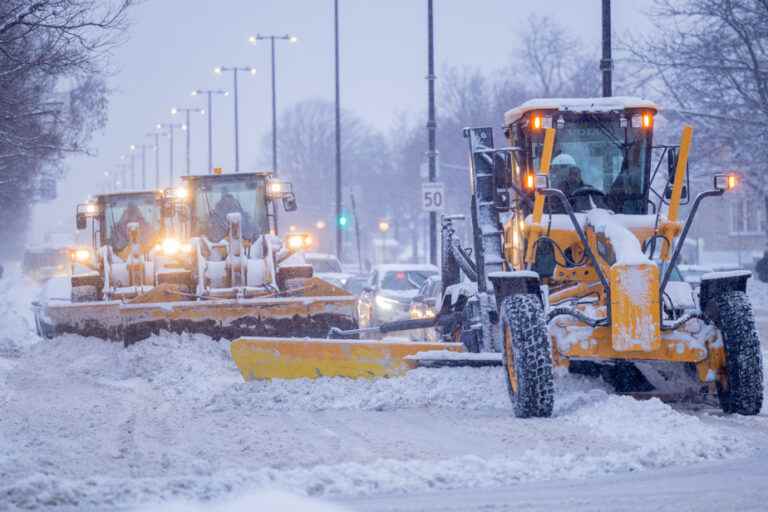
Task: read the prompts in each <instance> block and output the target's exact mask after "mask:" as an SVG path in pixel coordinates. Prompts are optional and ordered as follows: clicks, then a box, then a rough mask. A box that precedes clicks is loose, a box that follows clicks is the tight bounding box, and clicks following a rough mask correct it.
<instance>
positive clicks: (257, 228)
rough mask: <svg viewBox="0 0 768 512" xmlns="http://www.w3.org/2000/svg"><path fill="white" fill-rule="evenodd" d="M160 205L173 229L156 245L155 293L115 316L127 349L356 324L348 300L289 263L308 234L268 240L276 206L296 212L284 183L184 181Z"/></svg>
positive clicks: (235, 178) (259, 177) (214, 178)
mask: <svg viewBox="0 0 768 512" xmlns="http://www.w3.org/2000/svg"><path fill="white" fill-rule="evenodd" d="M166 199H167V200H168V201H170V203H171V205H170V206H169V207H168V208H170V209H171V210H172V212H169V215H170V216H172V217H173V218H174V219H175V223H174V225H175V226H176V228H177V229H176V231H175V232H169V233H167V234H166V236H165V237H164V238H163V239H162V240H160V241H159V244H158V248H157V251H156V253H155V258H154V260H155V266H154V271H155V279H156V283H157V287H156V288H154V289H153V291H152V292H151V293H148V294H145V295H143V296H141V297H138V298H137V299H136V300H133V301H128V302H126V303H125V304H123V306H122V307H121V310H120V312H121V318H122V325H123V336H124V339H125V341H126V342H127V343H131V342H133V341H137V340H141V339H144V338H146V337H148V336H150V335H151V334H157V333H159V332H161V331H169V332H176V333H181V332H192V333H203V334H207V335H209V336H211V337H213V338H215V339H216V338H227V339H234V338H235V337H238V336H246V335H248V336H278V337H285V336H297V337H304V336H323V335H325V334H326V333H327V332H328V330H329V329H330V328H331V326H341V327H342V328H346V329H351V328H354V327H355V326H356V325H357V324H356V321H355V318H354V311H355V304H356V299H355V297H354V296H352V295H350V294H349V293H348V292H347V291H346V290H343V289H340V288H337V287H335V286H333V285H332V284H330V283H328V282H326V281H324V280H322V279H319V278H316V277H313V275H312V267H311V266H310V265H304V264H295V263H292V261H294V260H293V259H291V258H289V257H290V256H291V255H292V254H294V253H295V252H297V251H301V250H304V249H306V248H307V247H308V246H309V245H310V244H311V237H310V235H309V234H306V233H289V234H288V235H287V236H285V237H284V238H280V237H278V236H276V235H275V232H276V225H275V224H276V222H275V216H274V213H273V212H274V208H273V205H274V203H276V202H278V201H280V202H281V203H282V205H283V208H284V209H285V210H286V211H293V210H295V209H296V198H295V194H294V192H293V190H292V187H291V185H290V183H288V182H285V181H280V180H277V179H275V178H273V177H272V176H271V174H270V173H238V174H211V175H205V176H185V177H183V180H182V185H181V186H180V187H179V188H177V189H173V190H168V191H166Z"/></svg>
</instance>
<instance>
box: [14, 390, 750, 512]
mask: <svg viewBox="0 0 768 512" xmlns="http://www.w3.org/2000/svg"><path fill="white" fill-rule="evenodd" d="M563 420H564V421H565V422H566V423H567V424H568V427H567V429H566V428H565V426H562V427H560V428H564V429H565V430H564V431H563V434H564V435H567V433H566V430H573V428H574V427H575V428H576V430H583V431H584V432H592V433H594V434H596V435H599V436H602V437H605V438H606V439H608V440H609V441H612V442H613V443H614V444H615V447H614V448H612V449H610V450H608V451H607V452H605V453H602V454H601V453H600V452H599V451H595V450H593V446H591V445H590V444H589V443H581V444H580V446H571V445H567V446H562V445H560V446H551V445H546V446H536V447H533V448H532V449H530V450H528V451H525V452H523V453H522V454H521V455H517V456H514V455H511V456H504V455H502V454H500V455H499V456H498V457H493V458H482V457H478V456H474V455H466V456H461V457H453V458H447V459H443V460H414V459H410V460H408V459H406V460H393V459H378V460H375V461H372V462H369V463H343V462H342V463H338V464H328V465H317V466H302V467H293V468H279V469H278V468H269V467H264V468H260V469H258V470H255V471H242V470H224V471H220V472H217V473H213V474H206V475H183V476H176V477H158V478H133V479H128V480H126V479H116V478H103V477H93V478H89V479H87V480H81V481H77V480H66V479H62V478H57V477H54V476H50V475H42V474H37V475H34V476H30V477H28V478H26V479H24V480H21V481H17V482H15V483H12V484H11V485H10V486H7V487H5V488H0V501H4V502H6V503H10V504H13V505H15V506H17V507H21V508H35V507H39V506H43V505H46V506H51V505H59V506H77V507H81V508H100V507H101V508H103V507H112V506H116V505H117V504H120V506H130V505H138V504H141V503H148V502H149V503H152V502H161V501H166V500H177V499H187V500H204V501H206V502H207V501H209V500H215V499H220V498H222V497H225V496H228V495H231V494H232V493H236V494H240V493H243V492H247V491H248V490H250V489H261V488H270V489H280V490H284V491H286V492H291V493H295V494H300V495H306V496H326V497H348V496H371V495H380V494H406V493H419V492H427V491H434V490H436V489H456V488H478V489H481V488H496V487H503V486H508V485H510V484H512V483H516V482H525V481H534V480H549V479H581V478H593V477H599V476H604V475H609V474H613V473H618V472H627V471H641V470H653V469H658V468H664V467H668V466H672V465H685V464H692V463H697V462H706V461H712V460H719V459H723V458H726V457H737V456H741V455H744V454H745V453H747V450H748V446H747V444H746V442H744V441H742V440H741V439H740V438H739V436H738V435H737V434H736V433H730V432H729V431H728V429H720V428H717V427H716V426H713V425H710V424H707V423H704V422H702V421H701V420H700V419H699V418H697V417H694V416H689V415H686V414H682V413H679V412H676V411H674V410H673V409H672V408H671V407H670V406H668V405H666V404H663V403H661V402H660V401H658V400H648V401H637V400H634V399H632V398H628V397H619V396H612V395H605V396H604V397H603V399H602V400H598V401H595V402H593V403H591V404H588V405H585V406H583V407H580V408H579V409H577V410H575V411H574V412H572V413H571V414H570V415H568V417H567V418H562V419H561V420H557V419H543V420H529V421H532V422H538V423H541V426H542V428H544V429H546V428H552V425H551V422H553V421H563ZM516 421H521V420H514V419H512V418H510V430H511V431H514V428H515V426H514V423H515V422H516ZM545 422H549V423H545Z"/></svg>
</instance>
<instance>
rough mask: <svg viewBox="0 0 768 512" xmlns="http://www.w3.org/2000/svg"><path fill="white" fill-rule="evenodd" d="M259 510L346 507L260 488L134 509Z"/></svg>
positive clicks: (320, 511) (321, 511)
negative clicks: (218, 498) (200, 500)
mask: <svg viewBox="0 0 768 512" xmlns="http://www.w3.org/2000/svg"><path fill="white" fill-rule="evenodd" d="M259 510H265V511H277V510H285V511H290V512H345V511H346V510H348V509H346V508H342V507H340V506H338V505H334V504H331V503H325V502H323V501H320V500H316V499H312V498H305V497H303V496H296V495H294V494H289V493H286V492H278V491H261V492H256V493H250V494H246V495H244V496H240V497H238V498H235V499H229V500H223V501H214V502H208V503H205V504H199V503H193V502H185V501H179V502H175V503H161V504H156V505H149V506H146V507H141V508H138V509H136V510H135V511H134V512H161V511H162V512H254V511H259Z"/></svg>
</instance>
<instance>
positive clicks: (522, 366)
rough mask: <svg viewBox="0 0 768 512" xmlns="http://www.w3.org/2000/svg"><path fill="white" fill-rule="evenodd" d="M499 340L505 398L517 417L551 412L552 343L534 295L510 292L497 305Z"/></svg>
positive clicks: (553, 390)
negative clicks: (499, 319)
mask: <svg viewBox="0 0 768 512" xmlns="http://www.w3.org/2000/svg"><path fill="white" fill-rule="evenodd" d="M501 321H502V325H501V333H500V336H501V338H502V339H501V341H502V346H503V348H504V374H505V375H506V378H507V389H508V391H509V397H510V399H511V400H512V404H513V406H514V411H515V416H517V417H518V418H532V417H533V418H546V417H549V416H551V415H552V408H553V406H554V402H555V383H554V373H553V371H552V344H551V343H550V341H549V336H547V325H546V321H545V318H544V308H543V307H542V304H541V300H540V299H539V297H537V296H536V295H530V294H528V295H514V296H512V297H507V298H506V299H504V301H503V302H502V304H501Z"/></svg>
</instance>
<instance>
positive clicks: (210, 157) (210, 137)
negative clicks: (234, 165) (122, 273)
mask: <svg viewBox="0 0 768 512" xmlns="http://www.w3.org/2000/svg"><path fill="white" fill-rule="evenodd" d="M200 94H206V95H207V96H208V174H212V173H213V99H212V98H213V95H214V94H222V95H224V96H226V95H227V91H225V90H223V89H195V90H194V91H192V96H198V95H200Z"/></svg>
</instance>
